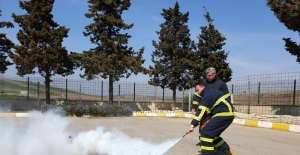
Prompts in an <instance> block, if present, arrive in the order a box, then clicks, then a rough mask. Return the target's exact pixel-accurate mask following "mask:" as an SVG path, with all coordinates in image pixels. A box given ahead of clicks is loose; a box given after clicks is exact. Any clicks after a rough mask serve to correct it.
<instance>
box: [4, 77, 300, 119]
mask: <svg viewBox="0 0 300 155" xmlns="http://www.w3.org/2000/svg"><path fill="white" fill-rule="evenodd" d="M299 82H300V72H293V73H279V74H264V75H251V76H247V77H241V78H233V79H232V80H231V81H230V82H228V83H227V86H228V88H229V90H230V93H231V94H232V97H233V104H234V105H235V107H236V109H237V110H238V111H241V112H244V113H261V114H273V113H274V114H290V113H296V114H293V115H300V111H299V110H298V111H297V108H298V109H299V107H300V85H299ZM297 83H298V84H297ZM50 86H51V89H50V91H51V92H50V93H51V99H55V100H80V101H104V102H105V101H108V81H106V80H99V79H97V80H91V81H87V80H84V79H66V78H52V82H51V84H50ZM0 90H1V97H2V98H20V99H45V85H44V78H42V77H19V76H6V75H1V76H0ZM193 92H194V89H191V90H185V91H184V92H182V91H178V90H177V91H176V94H177V95H176V102H182V103H183V102H185V103H188V102H189V97H191V96H192V93H193ZM113 94H114V101H115V102H116V101H119V102H152V103H153V102H155V103H156V102H159V103H162V102H171V101H172V94H173V92H172V90H170V89H161V88H160V87H155V86H151V85H149V84H148V83H146V82H145V83H142V82H114V87H113ZM279 106H281V107H280V108H281V109H278V108H279ZM284 106H285V107H287V108H288V109H289V110H288V112H287V111H286V110H282V107H284ZM258 109H259V110H258ZM295 109H296V112H292V111H295ZM272 111H273V112H272Z"/></svg>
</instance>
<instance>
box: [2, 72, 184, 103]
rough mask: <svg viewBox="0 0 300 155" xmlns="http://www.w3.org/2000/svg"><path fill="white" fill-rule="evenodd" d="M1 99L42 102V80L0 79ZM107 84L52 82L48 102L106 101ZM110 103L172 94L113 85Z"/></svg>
mask: <svg viewBox="0 0 300 155" xmlns="http://www.w3.org/2000/svg"><path fill="white" fill-rule="evenodd" d="M0 90H1V96H2V97H10V98H14V97H15V98H24V99H45V98H46V94H45V85H44V78H42V77H18V76H5V75H1V76H0ZM108 90H109V84H108V81H105V80H98V79H97V80H90V81H88V80H84V79H64V78H52V82H51V83H50V95H51V99H56V100H57V99H58V100H82V101H103V102H105V101H108V100H109V91H108ZM113 94H114V97H113V99H114V101H126V102H171V101H172V98H173V97H172V94H173V91H172V90H170V89H162V88H160V87H155V86H151V85H149V84H148V83H142V82H114V84H113ZM183 96H185V98H186V97H187V96H188V94H187V93H186V94H184V93H183V92H182V91H178V90H177V91H176V102H181V101H182V100H183V98H184V97H183Z"/></svg>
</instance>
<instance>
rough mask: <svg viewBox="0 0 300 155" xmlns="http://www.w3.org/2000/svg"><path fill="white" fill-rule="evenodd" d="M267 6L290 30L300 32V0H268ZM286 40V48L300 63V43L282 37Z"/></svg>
mask: <svg viewBox="0 0 300 155" xmlns="http://www.w3.org/2000/svg"><path fill="white" fill-rule="evenodd" d="M267 6H268V7H269V8H270V9H271V10H272V11H273V12H274V15H275V16H276V17H277V18H278V19H279V21H280V22H281V23H283V24H284V25H285V26H286V27H287V28H288V29H289V30H292V31H294V32H298V34H299V33H300V9H299V8H300V1H299V0H267ZM282 39H283V40H284V41H285V47H286V48H285V49H286V50H287V52H289V53H290V54H291V55H293V56H296V57H297V59H296V62H298V63H300V45H299V44H297V43H296V42H294V41H293V40H291V38H282Z"/></svg>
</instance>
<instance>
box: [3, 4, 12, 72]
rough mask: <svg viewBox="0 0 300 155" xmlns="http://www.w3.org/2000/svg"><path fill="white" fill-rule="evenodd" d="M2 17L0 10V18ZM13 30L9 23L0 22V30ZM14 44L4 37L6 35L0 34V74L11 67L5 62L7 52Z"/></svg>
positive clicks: (8, 62)
mask: <svg viewBox="0 0 300 155" xmlns="http://www.w3.org/2000/svg"><path fill="white" fill-rule="evenodd" d="M1 16H2V14H1V10H0V17H1ZM4 27H6V28H13V27H14V25H13V24H12V23H11V22H4V21H2V22H1V21H0V28H4ZM13 46H14V43H13V42H12V41H11V40H9V39H8V38H7V37H6V34H4V33H0V73H5V71H6V70H7V66H10V65H12V64H13V63H11V62H10V61H9V60H6V58H7V53H8V51H9V50H10V49H11V48H13Z"/></svg>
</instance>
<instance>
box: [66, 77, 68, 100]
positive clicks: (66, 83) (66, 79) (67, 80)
mask: <svg viewBox="0 0 300 155" xmlns="http://www.w3.org/2000/svg"><path fill="white" fill-rule="evenodd" d="M66 100H68V79H66Z"/></svg>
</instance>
